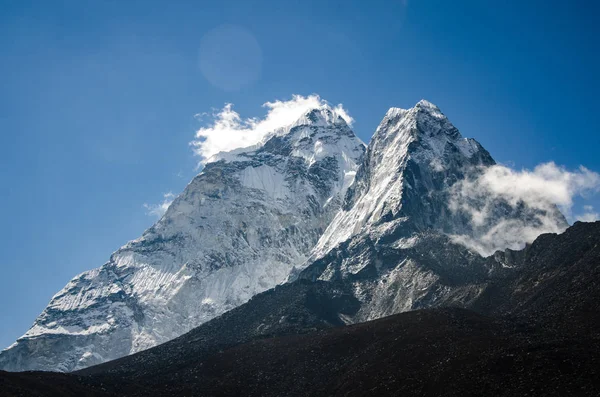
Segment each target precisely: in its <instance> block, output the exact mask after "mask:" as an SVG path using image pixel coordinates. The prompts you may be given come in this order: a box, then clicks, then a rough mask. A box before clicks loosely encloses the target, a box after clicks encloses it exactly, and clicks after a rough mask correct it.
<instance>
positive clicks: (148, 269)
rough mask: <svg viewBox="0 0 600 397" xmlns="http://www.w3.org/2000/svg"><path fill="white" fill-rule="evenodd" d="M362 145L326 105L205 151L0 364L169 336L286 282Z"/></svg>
mask: <svg viewBox="0 0 600 397" xmlns="http://www.w3.org/2000/svg"><path fill="white" fill-rule="evenodd" d="M363 153H364V144H363V143H362V142H361V141H360V140H359V139H358V138H357V137H356V136H355V135H354V133H353V132H352V130H351V129H350V128H349V126H348V125H347V124H346V122H345V121H344V120H343V118H342V117H340V116H339V115H338V114H337V113H336V112H335V111H334V110H333V109H331V108H329V107H328V106H322V107H320V108H317V109H314V110H312V111H310V112H308V113H306V114H305V115H304V116H303V117H302V118H300V119H299V120H298V121H297V122H295V123H294V124H293V125H291V126H289V127H287V128H284V129H281V130H278V131H274V132H273V133H272V134H271V135H269V136H268V137H267V138H266V139H265V140H264V141H263V142H262V143H260V144H258V145H256V146H254V147H251V148H247V149H240V150H236V151H234V152H229V153H222V154H219V155H217V156H215V157H214V158H212V159H211V160H210V162H209V163H208V164H206V166H205V168H204V169H203V170H202V172H201V173H200V174H199V175H198V176H197V177H195V178H194V179H193V180H192V181H191V182H190V184H189V185H188V186H187V187H186V189H185V190H184V192H183V193H181V195H179V197H177V198H176V199H175V200H174V202H173V203H172V205H171V206H170V208H169V209H168V210H167V212H166V213H165V215H164V216H163V217H162V218H161V219H160V220H159V221H158V222H157V223H156V224H155V225H154V226H152V227H151V228H150V229H148V230H147V231H146V232H145V233H144V234H143V236H142V237H141V238H139V239H137V240H134V241H131V242H129V243H128V244H126V245H125V246H123V247H122V248H121V249H119V250H118V251H117V252H115V253H114V254H113V255H112V256H111V257H110V260H109V261H108V262H107V263H106V264H105V265H104V266H102V267H100V268H98V269H95V270H92V271H88V272H85V273H83V274H81V275H79V276H77V277H75V278H74V279H73V280H71V281H70V282H69V283H68V284H67V286H66V287H65V288H64V289H63V290H61V291H60V292H59V293H58V294H56V295H55V296H54V297H53V298H52V301H51V302H50V304H49V305H48V307H47V308H46V309H45V310H44V312H43V313H42V314H41V315H40V316H39V317H38V319H37V320H36V321H35V323H34V325H33V327H32V328H31V329H30V330H29V331H28V332H27V333H26V334H25V335H24V336H23V337H21V338H20V339H19V340H18V341H17V342H16V343H15V344H13V345H12V346H11V347H9V348H8V349H6V350H5V351H3V352H2V353H1V354H0V369H5V370H10V371H21V370H34V369H35V370H51V371H71V370H76V369H80V368H84V367H87V366H90V365H94V364H99V363H101V362H105V361H108V360H112V359H115V358H118V357H122V356H124V355H127V354H131V353H134V352H137V351H140V350H144V349H147V348H149V347H152V346H155V345H157V344H160V343H163V342H166V341H168V340H170V339H173V338H175V337H177V336H179V335H181V334H183V333H185V332H187V331H189V330H190V329H192V328H194V327H196V326H198V325H200V324H202V323H204V322H206V321H208V320H210V319H211V318H213V317H216V316H218V315H220V314H222V313H224V312H226V311H227V310H230V309H232V308H234V307H236V306H238V305H240V304H242V303H244V302H246V301H247V300H248V299H250V298H251V297H252V296H253V295H255V294H257V293H259V292H262V291H265V290H267V289H269V288H272V287H274V286H276V285H277V284H279V283H281V282H283V281H284V280H285V279H286V278H287V276H288V274H289V272H290V270H291V268H292V267H293V266H294V265H299V264H301V263H303V262H304V261H306V260H307V258H308V255H309V253H310V251H311V249H312V248H313V247H314V245H315V244H316V242H317V241H318V239H319V238H320V236H321V235H322V233H323V231H324V230H325V228H326V227H327V225H328V224H329V222H330V221H331V219H332V218H333V216H334V215H335V213H336V212H337V210H338V209H339V208H340V205H341V202H342V199H343V197H344V195H345V192H346V189H347V188H348V186H349V185H350V184H351V183H352V180H353V179H354V174H355V171H356V168H357V167H358V164H359V162H360V161H359V160H360V158H361V156H362V155H363Z"/></svg>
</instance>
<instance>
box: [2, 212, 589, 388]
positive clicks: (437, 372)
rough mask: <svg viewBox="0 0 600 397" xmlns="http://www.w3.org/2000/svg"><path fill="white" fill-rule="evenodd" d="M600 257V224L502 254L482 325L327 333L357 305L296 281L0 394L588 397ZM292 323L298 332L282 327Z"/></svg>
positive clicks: (382, 323) (484, 297) (397, 325)
mask: <svg viewBox="0 0 600 397" xmlns="http://www.w3.org/2000/svg"><path fill="white" fill-rule="evenodd" d="M599 249H600V222H596V223H577V224H575V225H574V226H572V227H571V228H569V229H568V230H567V231H566V232H565V233H563V234H559V235H557V234H545V235H542V236H540V237H539V238H538V239H537V240H536V241H535V242H534V243H533V244H531V245H530V246H528V247H526V248H525V249H523V250H521V251H512V250H507V251H504V252H498V253H497V254H496V255H494V256H492V257H489V258H487V259H485V261H486V262H489V266H492V267H493V264H494V263H497V264H505V265H509V264H510V265H512V266H514V268H513V269H515V270H514V271H513V272H511V273H505V274H503V275H500V274H494V275H491V276H490V277H489V278H488V279H487V280H486V282H485V284H486V287H485V288H484V291H483V292H482V293H481V294H480V295H479V300H478V301H475V302H474V303H473V305H472V306H471V309H475V310H477V311H479V313H476V312H473V311H470V310H465V309H458V308H453V309H434V310H431V309H427V310H417V311H412V312H408V313H402V314H399V315H394V316H389V317H385V318H382V319H379V320H375V321H369V322H365V323H361V324H356V325H350V326H336V325H338V324H340V323H341V322H340V321H339V319H343V318H344V317H345V316H347V315H352V313H354V312H356V311H357V310H359V309H358V307H357V304H360V302H359V301H358V300H357V299H355V298H354V297H352V295H351V294H350V293H349V291H347V290H344V287H343V286H340V284H335V283H333V282H323V281H319V282H316V283H311V282H308V281H306V280H298V281H296V282H294V283H291V284H287V285H283V286H280V287H278V288H277V289H274V290H271V291H267V292H265V293H263V294H260V295H258V296H256V297H255V298H253V299H252V300H250V301H249V302H248V303H246V304H244V305H242V306H240V307H238V308H236V309H235V310H233V311H231V312H230V313H227V314H225V315H224V316H221V317H219V318H217V319H214V320H212V321H210V322H208V323H206V324H204V325H202V326H200V327H199V328H197V329H195V330H193V331H192V332H190V333H188V334H186V335H183V336H181V337H180V338H178V339H175V340H173V341H171V342H169V343H167V344H164V345H162V346H159V347H156V348H153V349H150V350H147V351H144V352H140V353H138V354H136V355H133V356H129V357H124V358H122V359H120V360H117V361H115V362H111V363H106V364H103V365H101V366H98V367H92V368H89V369H87V370H84V371H81V372H79V373H78V374H72V375H62V374H41V373H29V374H10V373H0V384H2V385H3V386H4V389H3V390H6V391H7V395H32V396H34V395H81V394H80V393H85V394H87V395H92V396H95V395H98V396H112V395H130V396H142V395H157V396H162V395H165V396H166V395H231V396H233V395H248V396H277V395H283V394H285V395H290V396H308V395H332V396H337V395H339V396H348V395H352V396H361V395H383V396H387V395H389V396H392V395H398V394H402V395H408V396H412V395H414V396H417V395H418V396H466V395H473V396H477V395H488V394H492V395H502V396H514V395H529V396H561V395H582V396H594V395H598V393H599V392H600V381H599V380H598V379H600V377H599V375H600V373H599V370H598V368H600V331H599V330H600V304H599V303H598V302H600V300H598V299H597V298H598V296H597V295H598V291H599V289H598V286H599V285H600V284H599V283H600V273H599V271H598V269H599V268H600V267H599V265H600V251H599ZM328 302H329V303H328ZM293 313H298V318H297V319H296V324H298V325H299V327H297V328H296V327H295V326H291V327H290V326H289V325H290V322H289V320H286V317H285V316H287V315H289V314H293ZM280 315H281V317H280ZM282 319H283V320H284V321H281V320H282ZM256 324H260V325H261V326H259V327H257V326H256ZM279 324H283V325H282V326H280V325H279ZM311 328H313V330H312V331H310V329H311ZM216 330H222V331H226V332H225V333H226V334H225V335H224V336H223V337H222V338H220V337H219V336H218V333H217V332H215V331H216ZM263 330H265V332H264V333H263ZM298 330H299V332H297V331H298ZM248 331H251V334H250V335H248ZM273 336H275V337H273ZM53 392H54V393H55V394H52V393H53Z"/></svg>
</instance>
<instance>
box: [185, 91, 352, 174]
mask: <svg viewBox="0 0 600 397" xmlns="http://www.w3.org/2000/svg"><path fill="white" fill-rule="evenodd" d="M323 105H329V106H331V105H330V104H329V103H328V102H327V101H325V100H324V99H322V98H321V97H320V96H319V95H316V94H313V95H309V96H302V95H293V96H292V99H290V100H288V101H280V100H276V101H274V102H267V103H265V104H263V107H264V108H266V109H267V114H266V115H265V116H263V117H251V118H246V119H244V118H242V117H241V116H240V114H239V113H237V112H236V111H235V110H234V109H233V104H231V103H227V104H225V106H224V107H223V109H221V110H216V111H214V112H212V113H211V114H208V115H207V114H203V115H202V116H203V117H206V116H208V117H209V118H210V120H209V121H208V122H207V124H206V125H205V126H204V127H202V128H200V129H199V130H198V131H197V132H196V136H195V139H194V140H193V141H192V142H190V144H191V145H192V146H193V148H194V152H195V154H197V155H198V156H200V157H201V159H202V160H201V162H202V163H206V162H207V161H208V160H209V159H210V158H211V157H212V156H214V155H215V154H217V153H219V152H224V151H230V150H234V149H238V148H242V147H248V146H252V145H254V144H257V143H259V142H260V141H261V140H262V139H263V138H264V137H265V136H266V135H267V134H269V133H270V132H272V131H274V130H276V129H278V128H282V127H286V126H289V125H290V124H292V123H293V122H294V121H296V120H297V119H298V118H300V117H301V116H302V115H303V114H304V113H305V112H307V111H308V110H310V109H314V108H317V107H320V106H323ZM332 109H333V110H334V111H335V112H336V113H337V114H339V115H340V116H341V117H342V118H344V120H346V122H347V123H348V124H352V122H353V121H354V120H353V119H352V117H350V115H349V114H348V112H347V111H346V109H344V107H343V106H342V104H338V105H337V106H335V107H334V106H332Z"/></svg>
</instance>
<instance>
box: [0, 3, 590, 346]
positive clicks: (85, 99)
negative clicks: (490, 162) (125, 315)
mask: <svg viewBox="0 0 600 397" xmlns="http://www.w3.org/2000/svg"><path fill="white" fill-rule="evenodd" d="M172 3H176V4H172ZM599 11H600V10H599V6H598V5H597V4H596V2H593V1H584V0H580V1H570V2H565V1H560V2H559V1H548V0H546V1H538V0H531V1H526V2H523V1H511V0H509V1H503V2H491V1H489V2H488V1H469V0H466V1H460V2H454V1H442V0H439V1H436V0H408V2H406V1H401V0H398V1H385V2H381V1H370V2H367V3H365V2H364V1H354V2H349V1H314V2H313V1H307V0H303V1H285V2H277V1H271V2H249V1H215V2H209V1H202V2H192V1H190V2H185V1H179V2H166V1H164V2H158V1H103V2H99V1H55V2H45V1H37V2H29V1H26V0H22V1H9V0H5V1H0V49H1V62H0V131H1V134H2V141H1V142H2V144H1V145H0V151H1V153H0V162H1V163H0V182H1V183H0V189H1V194H0V200H1V201H0V205H1V208H3V210H4V211H5V212H4V215H3V217H2V218H3V222H2V226H3V227H1V228H0V324H1V328H0V345H2V347H5V346H7V345H9V344H10V343H12V342H13V341H14V339H15V338H17V337H18V336H20V335H21V334H23V333H24V332H25V331H26V330H27V328H28V327H29V326H30V325H31V324H32V322H33V320H34V318H35V317H36V316H37V315H38V314H39V312H41V310H43V308H44V307H45V305H46V304H47V303H48V301H49V300H50V298H51V296H52V295H53V294H54V293H56V292H57V291H58V290H59V289H60V288H62V287H63V286H64V285H65V283H66V282H67V281H68V280H69V279H70V278H71V277H73V276H74V275H75V274H77V273H79V272H82V271H84V270H87V269H91V268H93V267H98V266H100V265H102V264H103V263H104V262H105V261H106V260H107V259H108V257H109V255H110V253H111V252H112V251H114V250H116V249H117V248H118V247H119V246H121V245H122V244H124V243H125V242H126V241H128V240H130V239H133V238H136V237H138V236H139V235H140V234H141V233H142V232H143V230H144V229H145V228H146V227H148V226H150V225H151V224H152V222H153V221H154V218H153V217H152V216H148V214H147V212H148V210H147V209H146V208H144V207H143V204H144V203H159V202H160V201H161V200H162V196H163V194H164V193H167V192H169V191H172V192H174V193H178V192H180V191H181V190H182V189H183V188H184V187H185V185H186V184H187V182H188V181H189V180H190V179H191V178H192V177H193V176H194V175H195V173H196V172H197V171H196V170H195V167H196V164H197V163H198V160H199V159H198V158H197V157H195V156H194V155H193V152H192V148H191V147H190V146H189V142H190V141H191V140H192V139H193V137H194V133H195V131H196V130H198V129H199V128H200V127H201V126H202V124H201V122H200V121H198V119H197V118H195V117H194V115H196V114H198V113H203V112H207V111H208V112H210V110H211V109H212V108H222V107H223V106H224V104H225V103H226V102H231V103H233V104H234V105H235V110H236V111H237V112H239V113H240V114H241V115H242V117H253V116H261V115H264V114H265V112H266V111H265V109H264V108H262V107H261V105H262V104H263V103H265V102H267V101H273V100H276V99H282V100H283V99H289V98H291V96H292V94H301V95H309V94H313V93H317V94H319V95H320V96H321V97H322V98H324V99H327V100H328V101H330V102H332V103H334V104H337V103H343V104H344V107H345V108H346V109H348V110H349V112H350V114H351V115H352V117H353V118H354V119H355V123H354V129H355V131H356V132H357V133H358V135H359V136H360V137H361V138H362V139H363V140H364V141H365V142H368V141H369V138H370V136H371V134H372V132H373V131H374V129H375V127H376V126H377V124H378V123H379V121H380V120H381V118H382V117H383V115H384V114H385V112H386V110H387V109H388V108H389V107H391V106H398V107H410V106H412V105H413V104H414V103H416V102H417V101H418V100H420V99H422V98H426V99H428V100H429V101H431V102H433V103H435V104H437V105H438V106H439V107H440V108H441V109H442V110H443V111H444V113H446V115H448V116H449V118H450V119H451V121H452V122H453V123H454V124H455V125H456V126H457V127H458V128H459V129H460V130H461V132H462V133H463V135H465V136H469V137H474V138H476V139H478V140H479V141H480V142H481V143H482V144H483V145H484V146H485V147H486V148H487V149H488V150H489V151H490V152H491V153H492V155H493V156H494V157H495V159H496V160H497V161H500V162H502V163H505V164H510V165H511V166H513V167H514V168H517V169H521V168H532V167H534V166H535V165H537V164H539V163H543V162H547V161H555V162H556V163H557V164H559V165H563V166H565V167H567V168H569V169H574V168H576V167H578V166H579V165H585V166H586V167H588V168H589V169H591V170H594V171H600V157H599V156H598V151H599V149H600V127H599V126H598V120H597V119H598V109H600V99H599V96H598V92H600V79H599V78H598V74H597V71H598V70H600V56H599V55H598V54H600V48H598V47H599V46H598V41H597V38H598V37H600V32H599V28H598V27H597V24H596V16H597V15H598V12H599ZM223 25H225V26H229V27H233V28H234V29H240V31H242V32H245V33H244V34H248V35H249V36H248V37H246V41H244V43H246V44H245V45H243V46H242V47H240V48H237V49H238V50H239V51H240V54H241V55H240V57H241V58H240V60H239V62H235V63H234V64H231V65H226V64H222V63H221V64H219V63H217V64H216V66H215V64H211V62H210V59H209V62H208V65H207V64H206V62H205V60H204V61H203V60H202V59H201V57H200V56H199V55H200V54H199V52H200V48H201V46H202V45H207V46H210V45H214V41H213V42H211V41H210V40H211V37H213V36H211V35H214V34H215V33H214V32H219V29H222V27H223ZM203 40H204V41H203ZM206 40H208V44H206ZM203 43H205V44H203ZM211 43H213V44H211ZM217 46H218V41H217ZM203 62H205V63H204V64H203ZM220 73H225V76H226V77H229V79H225V80H223V79H222V77H223V75H222V74H220ZM215 74H216V75H215ZM215 76H216V77H215ZM207 77H208V78H209V79H211V81H212V83H211V82H210V81H209V80H208V79H207ZM584 204H585V205H593V206H595V208H597V209H598V208H600V201H599V200H598V198H597V197H591V198H590V199H589V200H587V201H586V202H585V203H584V202H583V201H581V200H578V201H577V205H578V206H580V207H581V206H582V205H584Z"/></svg>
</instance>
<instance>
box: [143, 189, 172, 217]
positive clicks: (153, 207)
mask: <svg viewBox="0 0 600 397" xmlns="http://www.w3.org/2000/svg"><path fill="white" fill-rule="evenodd" d="M173 199H175V195H174V194H173V193H172V192H169V193H165V194H164V195H163V201H162V203H160V204H147V203H144V205H143V207H144V208H145V209H146V210H147V211H148V212H146V214H147V215H150V216H155V217H157V218H160V217H162V216H163V215H164V214H165V212H167V209H168V208H169V206H170V205H171V203H172V202H173Z"/></svg>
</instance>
